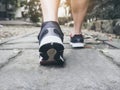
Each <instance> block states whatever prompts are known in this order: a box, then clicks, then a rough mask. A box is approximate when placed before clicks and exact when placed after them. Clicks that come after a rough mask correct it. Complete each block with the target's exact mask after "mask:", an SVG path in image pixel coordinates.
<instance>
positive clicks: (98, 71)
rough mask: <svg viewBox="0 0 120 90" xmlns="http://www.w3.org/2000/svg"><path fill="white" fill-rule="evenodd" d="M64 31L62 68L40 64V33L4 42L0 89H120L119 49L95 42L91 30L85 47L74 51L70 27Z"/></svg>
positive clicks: (0, 68)
mask: <svg viewBox="0 0 120 90" xmlns="http://www.w3.org/2000/svg"><path fill="white" fill-rule="evenodd" d="M62 28H63V31H64V33H65V40H64V45H65V52H64V57H65V59H66V64H65V65H64V66H63V67H58V66H47V67H44V66H40V65H39V60H38V59H39V53H38V47H39V46H38V41H37V34H38V32H33V33H29V34H27V35H23V36H19V37H14V38H11V39H8V40H6V41H4V42H1V44H0V90H120V49H116V48H113V47H110V46H108V45H106V44H103V43H102V42H101V41H96V40H95V35H93V32H92V33H90V32H88V31H84V35H85V42H86V47H85V48H83V49H73V48H71V46H70V45H69V44H68V43H69V36H68V32H69V30H70V29H71V28H67V27H62ZM88 34H90V35H88ZM94 34H95V33H94ZM93 37H94V38H93Z"/></svg>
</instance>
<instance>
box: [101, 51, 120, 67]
mask: <svg viewBox="0 0 120 90" xmlns="http://www.w3.org/2000/svg"><path fill="white" fill-rule="evenodd" d="M100 52H101V54H102V55H104V56H105V57H106V58H107V59H109V60H110V61H111V62H112V63H113V64H115V65H116V66H118V67H119V68H120V64H118V63H117V62H116V61H114V58H113V57H111V56H110V55H107V54H105V53H104V51H102V50H100Z"/></svg>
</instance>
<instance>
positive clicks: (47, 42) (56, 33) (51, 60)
mask: <svg viewBox="0 0 120 90" xmlns="http://www.w3.org/2000/svg"><path fill="white" fill-rule="evenodd" d="M63 37H64V35H63V33H62V31H61V28H60V27H59V24H58V23H57V22H54V21H48V22H45V23H43V24H42V27H41V31H40V33H39V35H38V40H39V46H40V47H39V52H40V64H41V65H51V64H55V65H56V64H58V65H62V64H63V63H64V58H63V52H64V46H63Z"/></svg>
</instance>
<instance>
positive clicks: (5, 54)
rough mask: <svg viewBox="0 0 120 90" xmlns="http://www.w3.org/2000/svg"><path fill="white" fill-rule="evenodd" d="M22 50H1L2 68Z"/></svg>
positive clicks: (0, 64) (0, 63) (0, 60)
mask: <svg viewBox="0 0 120 90" xmlns="http://www.w3.org/2000/svg"><path fill="white" fill-rule="evenodd" d="M19 53H20V51H18V50H15V49H14V50H0V68H1V67H3V66H4V65H6V64H8V63H9V62H10V60H11V59H12V58H14V57H16V56H17V55H18V54H19Z"/></svg>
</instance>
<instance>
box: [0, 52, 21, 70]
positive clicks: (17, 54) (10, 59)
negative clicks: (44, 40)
mask: <svg viewBox="0 0 120 90" xmlns="http://www.w3.org/2000/svg"><path fill="white" fill-rule="evenodd" d="M21 54H22V51H18V52H16V54H15V55H12V56H10V57H9V58H8V60H7V61H6V62H5V63H3V64H1V65H0V70H1V69H2V68H3V67H5V66H6V65H8V64H9V63H10V62H11V61H13V60H14V59H15V58H16V57H18V56H19V55H21Z"/></svg>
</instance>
